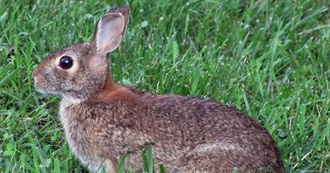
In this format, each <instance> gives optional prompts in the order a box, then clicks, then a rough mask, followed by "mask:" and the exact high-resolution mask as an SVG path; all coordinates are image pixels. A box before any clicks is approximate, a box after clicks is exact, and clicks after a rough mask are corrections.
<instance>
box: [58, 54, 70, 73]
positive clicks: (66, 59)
mask: <svg viewBox="0 0 330 173" xmlns="http://www.w3.org/2000/svg"><path fill="white" fill-rule="evenodd" d="M59 65H60V67H61V68H62V69H63V70H68V69H70V68H71V67H72V66H73V59H72V58H71V57H70V56H67V55H64V56H62V57H61V59H60V63H59Z"/></svg>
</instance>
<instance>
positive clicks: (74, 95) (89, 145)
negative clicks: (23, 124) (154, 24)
mask: <svg viewBox="0 0 330 173" xmlns="http://www.w3.org/2000/svg"><path fill="white" fill-rule="evenodd" d="M128 15H129V9H128V6H122V7H118V8H115V9H112V10H110V11H109V12H108V13H107V14H106V15H105V16H104V17H103V18H102V19H101V20H100V22H99V24H98V26H97V27H96V29H95V35H94V37H93V39H92V40H91V41H88V42H85V43H80V44H77V45H74V46H71V47H67V48H64V49H61V50H59V51H57V52H55V53H52V54H50V55H49V56H48V57H47V58H46V59H45V60H44V61H43V62H41V64H40V65H39V66H38V67H37V68H36V69H35V70H34V72H33V74H32V77H33V79H34V81H35V87H36V88H37V90H38V91H40V92H44V93H50V94H55V95H61V96H62V97H63V99H62V101H61V104H60V118H61V122H62V124H63V127H64V131H65V135H66V138H67V141H68V144H69V146H70V148H71V150H72V152H73V153H74V155H75V156H76V157H77V158H78V159H79V160H80V161H81V162H82V164H83V165H84V166H86V167H88V169H89V170H90V171H91V172H95V171H100V169H99V168H101V169H105V170H107V172H115V171H116V167H117V164H118V163H117V160H116V158H117V157H119V156H122V155H123V154H124V153H125V151H128V152H129V153H130V164H129V165H126V167H125V168H126V169H129V170H139V169H140V168H141V166H142V157H141V150H142V149H143V148H145V147H146V146H147V145H148V144H151V145H152V149H153V153H154V160H155V161H154V162H155V164H157V165H158V164H159V163H163V164H164V165H165V168H166V169H167V171H168V172H232V171H233V170H234V168H237V169H238V171H239V172H257V171H262V170H265V169H270V170H273V171H275V172H280V173H281V172H284V168H283V164H282V161H281V156H280V152H279V150H278V149H277V147H276V144H275V142H274V141H273V139H272V138H271V136H270V135H269V134H268V132H267V131H266V129H265V128H264V127H262V126H261V125H260V123H258V122H257V121H256V120H254V119H253V118H251V117H250V116H248V115H246V114H244V113H243V112H241V111H239V110H237V109H235V108H232V107H229V106H227V105H224V104H219V103H217V102H215V101H213V100H210V99H202V98H194V97H185V96H178V95H157V94H151V93H148V92H143V91H140V90H138V89H136V88H134V87H132V86H126V85H121V84H116V83H114V82H113V81H112V78H111V76H110V75H109V65H108V64H109V60H108V59H107V58H106V54H107V53H108V52H111V51H112V50H113V49H115V48H116V47H117V46H118V44H119V42H120V40H121V38H122V36H123V34H124V32H125V30H126V25H127V23H128ZM104 18H105V19H104ZM103 19H104V21H103ZM105 21H106V22H105ZM108 21H109V23H107V22H108ZM122 25H124V27H122ZM99 27H101V28H99ZM109 28H110V29H114V30H115V31H113V32H117V33H121V34H122V35H121V36H118V37H117V36H114V37H110V38H109V39H110V40H111V41H109V43H106V45H104V44H105V41H106V40H102V38H103V36H105V35H102V34H104V33H103V32H104V29H109ZM101 31H102V32H101ZM100 34H101V35H100ZM100 39H101V40H100ZM118 39H119V40H118ZM102 46H103V47H102ZM104 49H105V50H106V51H104V52H103V50H104ZM96 50H99V51H96ZM66 52H74V53H73V54H70V56H73V60H74V63H75V65H76V64H78V67H79V68H72V69H68V70H63V69H61V67H59V66H58V65H57V64H58V63H57V62H56V61H58V60H57V59H59V57H62V56H63V55H66ZM155 169H156V170H158V166H155Z"/></svg>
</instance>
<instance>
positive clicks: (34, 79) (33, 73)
mask: <svg viewBox="0 0 330 173" xmlns="http://www.w3.org/2000/svg"><path fill="white" fill-rule="evenodd" d="M31 81H32V83H33V84H36V83H37V77H36V75H35V70H34V71H33V72H32V75H31Z"/></svg>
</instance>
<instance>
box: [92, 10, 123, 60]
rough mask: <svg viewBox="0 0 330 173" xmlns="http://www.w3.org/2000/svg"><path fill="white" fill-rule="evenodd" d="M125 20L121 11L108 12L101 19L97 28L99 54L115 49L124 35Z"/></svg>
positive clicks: (96, 39)
mask: <svg viewBox="0 0 330 173" xmlns="http://www.w3.org/2000/svg"><path fill="white" fill-rule="evenodd" d="M124 30H125V21H124V17H123V15H122V14H121V13H108V14H106V15H104V16H103V17H102V19H101V20H100V21H99V23H98V25H97V29H96V38H95V41H96V48H97V53H98V54H99V55H106V54H107V53H109V52H112V51H113V50H115V49H116V48H117V47H118V45H119V43H120V42H121V40H122V37H123V31H124Z"/></svg>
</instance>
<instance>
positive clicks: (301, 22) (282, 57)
mask: <svg viewBox="0 0 330 173" xmlns="http://www.w3.org/2000/svg"><path fill="white" fill-rule="evenodd" d="M127 2H130V1H127ZM127 2H126V3H127ZM124 3H125V2H122V1H111V2H104V1H97V2H94V1H91V0H90V1H84V2H83V3H81V2H80V1H77V2H73V1H63V2H62V1H50V0H48V1H47V0H45V1H32V0H31V1H17V2H14V1H6V0H0V4H1V6H0V76H1V77H0V172H42V173H43V172H81V171H86V170H85V169H84V168H82V167H81V165H80V163H79V161H77V160H75V159H74V158H73V156H72V154H71V152H70V151H69V148H68V145H67V144H66V141H65V139H64V135H63V132H62V130H61V125H60V122H59V120H58V116H57V110H58V108H57V107H58V102H59V98H57V97H47V96H44V95H41V94H39V93H37V92H36V91H35V90H34V87H33V84H32V83H31V79H30V75H31V72H32V70H33V69H34V68H35V67H36V65H37V64H38V63H39V62H40V61H41V60H42V59H43V58H44V57H45V56H46V55H47V54H48V53H50V52H52V51H55V50H56V49H59V48H61V47H64V46H67V45H71V44H73V43H77V42H81V41H85V40H87V39H89V38H90V37H91V35H92V33H93V31H94V26H95V24H96V22H97V21H98V19H99V18H100V17H101V16H102V15H103V14H104V13H105V12H106V11H107V10H108V9H109V8H110V7H113V6H117V5H121V4H124ZM128 4H129V5H130V7H131V17H130V23H129V26H128V30H127V33H126V35H125V38H124V40H123V42H122V44H121V46H120V47H119V49H117V50H116V51H115V52H114V53H112V54H111V55H110V56H111V59H112V64H111V67H112V72H113V76H114V79H115V80H116V81H118V82H121V83H128V84H133V85H135V86H137V87H139V88H141V89H144V90H147V91H150V92H155V93H175V94H180V95H191V96H199V97H209V98H213V99H215V100H217V101H219V102H223V103H226V104H229V105H232V106H234V107H237V108H239V109H241V110H243V111H244V112H247V113H248V114H250V115H251V116H253V117H254V118H256V119H258V120H259V121H260V122H261V123H262V124H263V125H264V126H265V127H266V128H267V129H268V131H269V132H270V134H271V135H272V136H273V138H274V140H275V141H276V143H277V145H278V147H279V148H280V150H281V152H282V156H283V162H284V164H285V167H286V169H287V171H288V172H305V171H311V172H330V116H329V115H330V113H329V112H330V110H329V105H330V92H329V91H330V85H329V84H330V83H329V80H330V63H329V62H330V13H329V9H328V7H329V6H330V3H329V2H328V1H327V0H323V1H322V0H315V1H314V0H296V1H271V0H260V1H254V0H248V1H238V0H223V1H221V0H206V1H198V0H191V1H185V0H177V1H170V0H164V1H146V0H145V1H142V0H141V1H133V2H132V3H128ZM146 158H147V160H148V157H146ZM149 159H150V158H149ZM145 166H146V167H145V169H149V166H148V165H147V164H146V165H145ZM165 169H166V166H165Z"/></svg>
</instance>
